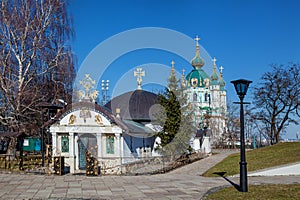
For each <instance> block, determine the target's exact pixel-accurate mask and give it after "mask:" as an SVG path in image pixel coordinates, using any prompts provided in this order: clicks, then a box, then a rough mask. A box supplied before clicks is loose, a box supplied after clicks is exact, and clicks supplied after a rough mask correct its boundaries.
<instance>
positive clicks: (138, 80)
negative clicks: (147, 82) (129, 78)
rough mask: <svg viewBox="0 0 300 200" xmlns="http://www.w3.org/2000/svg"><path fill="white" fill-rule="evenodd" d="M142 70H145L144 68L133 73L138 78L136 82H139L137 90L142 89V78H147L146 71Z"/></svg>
mask: <svg viewBox="0 0 300 200" xmlns="http://www.w3.org/2000/svg"><path fill="white" fill-rule="evenodd" d="M142 70H143V69H142V68H137V69H136V71H134V72H133V75H134V76H135V77H137V79H136V81H137V82H138V88H137V89H138V90H141V89H142V87H141V85H142V81H143V79H142V77H143V76H145V71H142Z"/></svg>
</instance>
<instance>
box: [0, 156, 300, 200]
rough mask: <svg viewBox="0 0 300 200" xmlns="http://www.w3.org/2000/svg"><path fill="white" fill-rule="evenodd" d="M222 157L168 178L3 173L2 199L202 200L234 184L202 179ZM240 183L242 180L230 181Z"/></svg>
mask: <svg viewBox="0 0 300 200" xmlns="http://www.w3.org/2000/svg"><path fill="white" fill-rule="evenodd" d="M229 154H230V152H225V153H219V154H217V155H214V156H211V157H208V158H206V159H204V160H200V161H197V162H195V163H192V164H190V165H186V166H184V167H181V168H179V169H176V170H174V171H171V172H169V173H167V174H158V175H151V176H149V175H148V176H97V177H86V176H85V175H82V176H77V175H70V174H68V175H64V176H46V175H31V174H30V175H26V174H5V173H2V174H1V173H0V199H5V200H9V199H53V200H54V199H55V200H57V199H61V200H64V199H81V198H85V199H113V200H115V199H128V200H129V199H130V200H138V199H143V200H144V199H145V200H147V199H151V200H153V199H160V200H161V199H200V198H201V197H202V196H203V195H204V194H205V193H206V192H207V191H208V190H209V189H211V188H214V187H218V186H227V185H228V186H230V185H231V184H230V183H229V182H228V181H226V180H225V179H223V178H221V177H217V178H206V177H202V176H199V174H201V173H203V172H205V171H206V170H207V169H208V168H210V167H211V166H213V165H215V164H216V163H218V162H219V161H221V160H222V159H224V158H225V157H226V156H227V155H229ZM228 179H229V180H230V181H232V182H235V183H239V178H238V177H228ZM248 181H249V183H250V184H278V183H285V184H289V183H298V184H300V177H299V176H281V177H249V178H248Z"/></svg>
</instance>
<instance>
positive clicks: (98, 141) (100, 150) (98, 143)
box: [97, 133, 102, 160]
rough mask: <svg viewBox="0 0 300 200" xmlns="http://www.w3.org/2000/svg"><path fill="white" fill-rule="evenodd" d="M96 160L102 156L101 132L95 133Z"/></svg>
mask: <svg viewBox="0 0 300 200" xmlns="http://www.w3.org/2000/svg"><path fill="white" fill-rule="evenodd" d="M97 146H98V160H99V158H102V134H101V133H97Z"/></svg>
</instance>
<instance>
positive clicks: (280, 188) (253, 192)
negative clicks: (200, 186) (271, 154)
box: [206, 184, 300, 200]
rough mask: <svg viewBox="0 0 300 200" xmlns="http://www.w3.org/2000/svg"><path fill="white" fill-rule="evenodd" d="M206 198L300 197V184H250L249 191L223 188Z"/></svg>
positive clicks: (255, 199) (283, 198)
mask: <svg viewBox="0 0 300 200" xmlns="http://www.w3.org/2000/svg"><path fill="white" fill-rule="evenodd" d="M206 199H209V200H213V199H235V200H236V199H237V200H239V199H242V200H244V199H247V200H248V199H253V200H257V199H263V200H265V199H266V200H267V199H272V200H273V199H277V200H279V199H282V200H286V199H300V184H292V185H250V186H249V188H248V192H238V191H237V190H236V189H235V188H234V187H230V188H223V189H221V190H220V191H217V192H215V193H212V194H209V195H208V196H207V197H206Z"/></svg>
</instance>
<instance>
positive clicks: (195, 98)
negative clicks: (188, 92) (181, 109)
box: [193, 92, 197, 101]
mask: <svg viewBox="0 0 300 200" xmlns="http://www.w3.org/2000/svg"><path fill="white" fill-rule="evenodd" d="M193 101H197V94H196V92H195V93H194V94H193Z"/></svg>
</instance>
